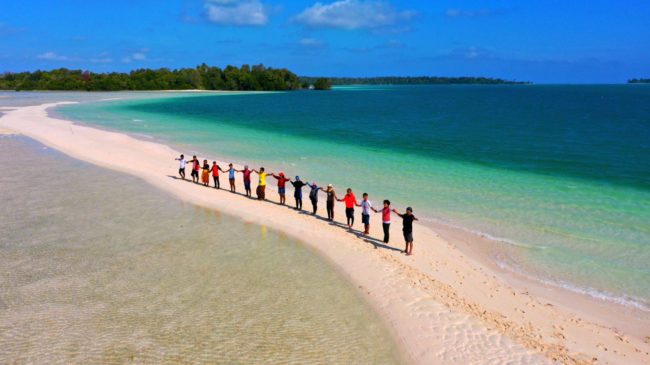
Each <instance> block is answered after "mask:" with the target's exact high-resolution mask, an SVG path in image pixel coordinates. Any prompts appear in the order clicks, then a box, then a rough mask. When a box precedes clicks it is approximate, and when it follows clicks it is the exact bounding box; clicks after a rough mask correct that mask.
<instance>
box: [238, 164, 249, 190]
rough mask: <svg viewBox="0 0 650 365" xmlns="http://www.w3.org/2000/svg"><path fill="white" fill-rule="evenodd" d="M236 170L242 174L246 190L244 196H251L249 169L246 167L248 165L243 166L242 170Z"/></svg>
mask: <svg viewBox="0 0 650 365" xmlns="http://www.w3.org/2000/svg"><path fill="white" fill-rule="evenodd" d="M237 171H238V172H241V173H242V174H243V175H244V190H246V196H247V197H249V198H250V197H251V196H252V195H253V194H252V193H251V172H252V171H251V170H249V169H248V165H245V166H244V169H243V170H237Z"/></svg>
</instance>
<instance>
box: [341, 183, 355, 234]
mask: <svg viewBox="0 0 650 365" xmlns="http://www.w3.org/2000/svg"><path fill="white" fill-rule="evenodd" d="M337 200H338V201H340V202H344V203H345V217H346V218H347V222H348V228H349V229H352V226H353V225H354V206H355V205H357V204H358V203H357V197H356V196H354V193H353V192H352V189H351V188H348V190H347V193H346V194H345V196H344V197H343V198H341V199H337Z"/></svg>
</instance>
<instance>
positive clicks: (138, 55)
mask: <svg viewBox="0 0 650 365" xmlns="http://www.w3.org/2000/svg"><path fill="white" fill-rule="evenodd" d="M147 52H149V48H141V49H140V50H139V51H138V52H133V53H131V54H130V55H128V56H124V57H122V62H124V63H131V62H133V61H145V60H147V59H148V58H147Z"/></svg>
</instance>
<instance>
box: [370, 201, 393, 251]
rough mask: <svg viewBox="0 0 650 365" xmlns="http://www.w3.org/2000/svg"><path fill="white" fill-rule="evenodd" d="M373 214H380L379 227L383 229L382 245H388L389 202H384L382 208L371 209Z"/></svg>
mask: <svg viewBox="0 0 650 365" xmlns="http://www.w3.org/2000/svg"><path fill="white" fill-rule="evenodd" d="M372 210H373V211H374V212H375V213H380V212H381V223H382V224H381V226H382V228H383V229H384V243H388V240H389V238H390V234H389V233H390V200H384V208H383V209H382V210H377V209H375V208H372Z"/></svg>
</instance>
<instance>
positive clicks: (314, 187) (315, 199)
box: [307, 182, 322, 215]
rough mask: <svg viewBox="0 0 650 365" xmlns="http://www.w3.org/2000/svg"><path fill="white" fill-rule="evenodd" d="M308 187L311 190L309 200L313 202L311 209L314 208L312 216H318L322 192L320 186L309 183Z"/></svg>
mask: <svg viewBox="0 0 650 365" xmlns="http://www.w3.org/2000/svg"><path fill="white" fill-rule="evenodd" d="M307 186H309V187H310V188H311V190H310V191H309V200H310V201H311V207H312V210H313V212H312V214H313V215H316V211H317V210H318V191H319V190H322V188H321V187H320V186H318V185H317V184H316V183H315V182H313V183H311V184H309V183H307Z"/></svg>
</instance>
